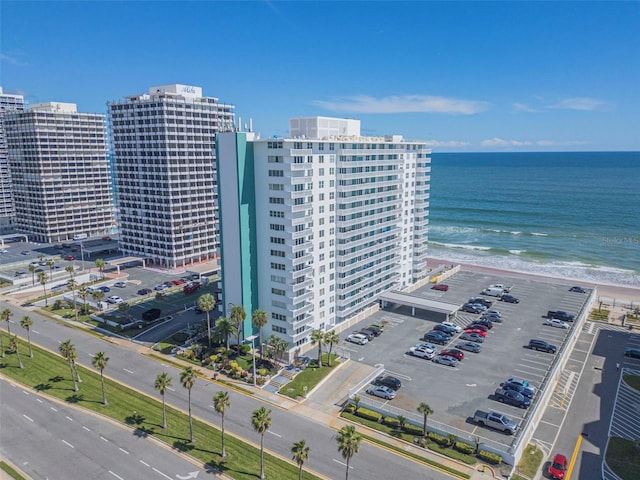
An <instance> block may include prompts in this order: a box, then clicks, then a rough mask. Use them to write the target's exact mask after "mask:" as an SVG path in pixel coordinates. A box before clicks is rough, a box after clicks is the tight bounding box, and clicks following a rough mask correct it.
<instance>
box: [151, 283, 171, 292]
mask: <svg viewBox="0 0 640 480" xmlns="http://www.w3.org/2000/svg"><path fill="white" fill-rule="evenodd" d="M153 289H154V290H155V291H156V292H164V291H165V290H168V289H169V287H167V286H166V285H165V284H164V283H161V284H160V285H156V286H155V287H153Z"/></svg>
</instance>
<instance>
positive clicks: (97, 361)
mask: <svg viewBox="0 0 640 480" xmlns="http://www.w3.org/2000/svg"><path fill="white" fill-rule="evenodd" d="M108 362H109V357H107V356H106V355H105V354H104V352H98V353H96V354H95V355H94V356H93V359H92V360H91V363H92V364H93V366H94V367H95V368H96V369H98V370H100V384H101V385H102V404H103V405H107V395H106V393H105V391H104V375H103V374H102V372H103V371H104V369H105V368H107V363H108Z"/></svg>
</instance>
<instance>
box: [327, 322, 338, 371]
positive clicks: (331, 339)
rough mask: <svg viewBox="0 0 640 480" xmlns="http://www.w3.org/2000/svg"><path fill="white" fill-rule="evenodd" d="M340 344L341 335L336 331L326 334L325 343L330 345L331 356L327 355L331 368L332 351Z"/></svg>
mask: <svg viewBox="0 0 640 480" xmlns="http://www.w3.org/2000/svg"><path fill="white" fill-rule="evenodd" d="M339 342H340V335H338V334H337V333H336V332H335V330H331V331H329V332H327V333H325V334H324V343H325V344H326V345H329V354H328V355H327V361H328V365H329V366H331V350H333V346H334V345H335V344H336V343H339Z"/></svg>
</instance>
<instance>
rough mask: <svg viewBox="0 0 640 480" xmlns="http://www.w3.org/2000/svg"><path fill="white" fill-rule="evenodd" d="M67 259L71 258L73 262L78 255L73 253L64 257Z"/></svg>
mask: <svg viewBox="0 0 640 480" xmlns="http://www.w3.org/2000/svg"><path fill="white" fill-rule="evenodd" d="M64 259H65V260H69V261H70V262H73V261H74V260H75V259H76V257H74V256H73V255H67V256H66V257H64Z"/></svg>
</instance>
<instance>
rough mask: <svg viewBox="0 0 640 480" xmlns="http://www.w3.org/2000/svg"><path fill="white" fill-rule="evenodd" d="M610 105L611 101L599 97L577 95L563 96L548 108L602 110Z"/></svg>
mask: <svg viewBox="0 0 640 480" xmlns="http://www.w3.org/2000/svg"><path fill="white" fill-rule="evenodd" d="M609 106H610V104H609V102H606V101H604V100H599V99H597V98H588V97H575V98H563V99H560V100H558V101H557V102H555V103H553V104H551V105H549V106H548V107H547V108H550V109H554V110H583V111H589V112H590V111H593V110H602V109H605V108H608V107H609Z"/></svg>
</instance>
